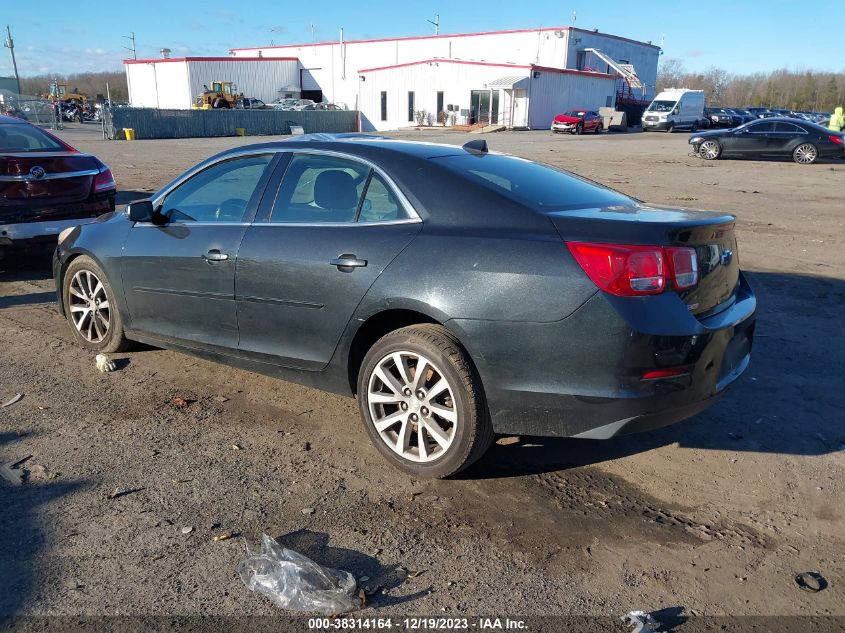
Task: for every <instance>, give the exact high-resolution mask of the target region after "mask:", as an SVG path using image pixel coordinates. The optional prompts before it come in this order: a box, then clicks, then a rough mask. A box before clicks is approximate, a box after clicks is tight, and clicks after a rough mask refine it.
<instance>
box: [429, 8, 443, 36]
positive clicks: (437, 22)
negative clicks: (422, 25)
mask: <svg viewBox="0 0 845 633" xmlns="http://www.w3.org/2000/svg"><path fill="white" fill-rule="evenodd" d="M426 22H428V23H429V24H433V25H434V34H435V35H440V14H439V13H438V14H437V15H435V16H434V19H433V20H426Z"/></svg>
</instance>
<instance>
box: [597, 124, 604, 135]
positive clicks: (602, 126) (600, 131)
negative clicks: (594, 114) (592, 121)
mask: <svg viewBox="0 0 845 633" xmlns="http://www.w3.org/2000/svg"><path fill="white" fill-rule="evenodd" d="M603 131H604V125H603V124H602V123H599V124H598V125H597V126H596V134H601V133H602V132H603Z"/></svg>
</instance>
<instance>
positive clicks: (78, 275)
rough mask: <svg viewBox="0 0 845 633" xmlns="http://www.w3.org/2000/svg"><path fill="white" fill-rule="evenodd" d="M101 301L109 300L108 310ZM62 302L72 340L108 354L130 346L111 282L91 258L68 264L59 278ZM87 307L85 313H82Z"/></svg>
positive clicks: (84, 256) (85, 257)
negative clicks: (84, 297) (85, 295)
mask: <svg viewBox="0 0 845 633" xmlns="http://www.w3.org/2000/svg"><path fill="white" fill-rule="evenodd" d="M96 282H99V284H97V283H96ZM92 286H93V287H92ZM80 291H81V293H82V294H88V295H89V298H87V299H83V298H82V297H81V296H80ZM88 291H90V292H88ZM91 296H93V301H94V302H95V303H94V305H95V306H96V309H95V312H94V313H93V314H92V313H91V311H90V308H89V306H91V305H92V304H91V301H92V299H91ZM104 300H105V301H107V302H108V308H107V309H103V308H102V307H101V306H102V303H103V301H104ZM62 303H63V304H64V310H65V317H66V318H67V320H68V323H69V324H70V328H71V331H72V332H73V339H74V341H75V342H76V343H78V344H79V345H81V346H82V347H84V348H85V349H89V350H91V351H94V352H103V353H110V352H122V351H125V350H127V349H129V348H130V347H131V345H132V344H131V341H129V339H127V338H126V335H125V334H124V331H123V319H122V318H121V316H120V312H119V311H118V309H117V305H116V304H115V301H114V292H113V291H112V288H111V284H109V282H108V279H107V278H106V274H105V273H104V272H103V269H102V268H100V267H99V266H98V265H97V263H96V262H95V261H94V260H93V259H91V258H90V257H88V256H86V255H83V256H81V257H78V258H76V259H74V260H73V261H72V262H71V263H70V265H69V266H68V268H67V271H65V276H64V278H63V279H62ZM86 308H87V309H88V312H87V314H86V313H84V312H82V310H85V309H86ZM77 322H79V324H80V325H77Z"/></svg>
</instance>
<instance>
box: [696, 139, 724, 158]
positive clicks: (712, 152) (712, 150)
mask: <svg viewBox="0 0 845 633" xmlns="http://www.w3.org/2000/svg"><path fill="white" fill-rule="evenodd" d="M698 151H699V154H700V155H701V157H702V158H704V159H706V160H714V159H716V158H719V152H720V151H721V149H720V148H719V144H718V143H717V142H716V141H704V142H703V143H702V144H701V148H700V149H699V150H698Z"/></svg>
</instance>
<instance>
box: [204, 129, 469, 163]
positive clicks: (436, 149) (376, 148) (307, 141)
mask: <svg viewBox="0 0 845 633" xmlns="http://www.w3.org/2000/svg"><path fill="white" fill-rule="evenodd" d="M258 149H269V150H274V151H289V150H294V149H322V150H328V151H337V152H344V153H347V154H351V155H353V156H355V155H357V156H371V157H372V156H374V155H377V154H381V155H388V154H403V155H405V156H410V157H414V158H420V159H427V158H434V157H438V156H451V155H456V154H465V153H467V150H465V149H464V148H462V147H458V146H456V145H446V144H441V143H426V142H422V141H406V140H401V139H393V138H388V137H386V136H376V135H371V134H361V133H357V132H351V133H343V134H329V133H317V134H300V135H297V136H292V137H291V138H289V139H285V140H283V141H271V142H268V143H256V144H254V145H242V146H240V147H234V148H232V149H229V150H226V151H224V152H222V153H220V154H218V155H217V157H222V156H226V155H229V154H237V153H239V152H243V151H249V150H258ZM215 158H216V157H215Z"/></svg>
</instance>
